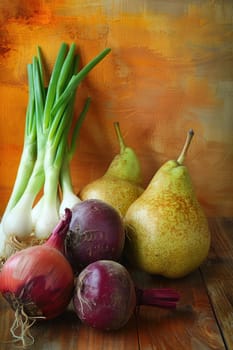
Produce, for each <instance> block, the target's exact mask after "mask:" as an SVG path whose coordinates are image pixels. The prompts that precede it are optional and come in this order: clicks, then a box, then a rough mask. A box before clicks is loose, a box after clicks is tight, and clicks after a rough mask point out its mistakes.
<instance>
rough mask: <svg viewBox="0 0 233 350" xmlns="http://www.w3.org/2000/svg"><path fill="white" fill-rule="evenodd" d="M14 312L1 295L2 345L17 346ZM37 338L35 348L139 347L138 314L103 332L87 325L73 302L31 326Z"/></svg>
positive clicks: (105, 349) (9, 348)
mask: <svg viewBox="0 0 233 350" xmlns="http://www.w3.org/2000/svg"><path fill="white" fill-rule="evenodd" d="M13 320H14V312H13V311H12V310H11V309H10V307H9V305H8V304H7V303H6V301H5V300H4V299H3V298H2V297H0V349H1V350H15V349H16V348H15V345H14V344H13V343H11V341H12V337H11V334H10V327H11V325H12V323H13ZM31 333H32V335H33V337H34V339H35V343H34V344H33V347H32V348H33V350H64V349H66V350H73V349H85V350H93V349H98V350H126V349H127V350H137V349H138V335H137V327H136V320H135V317H132V319H131V320H130V321H129V322H128V324H127V325H126V326H125V327H124V328H122V329H120V330H119V331H114V332H101V331H98V330H95V329H92V328H90V327H87V326H84V325H83V324H82V323H81V322H80V320H79V319H78V318H77V316H76V315H75V313H74V311H73V309H72V306H71V305H70V306H69V308H68V310H67V311H66V312H65V313H64V314H63V315H62V316H60V317H57V318H56V319H53V320H49V321H40V322H37V323H36V324H35V325H34V326H33V328H32V329H31ZM8 341H9V342H8Z"/></svg>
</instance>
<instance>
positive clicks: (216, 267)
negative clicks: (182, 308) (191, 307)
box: [201, 218, 233, 349]
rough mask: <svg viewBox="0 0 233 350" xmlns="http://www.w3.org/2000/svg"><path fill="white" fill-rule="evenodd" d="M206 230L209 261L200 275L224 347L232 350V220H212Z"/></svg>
mask: <svg viewBox="0 0 233 350" xmlns="http://www.w3.org/2000/svg"><path fill="white" fill-rule="evenodd" d="M210 228H211V232H212V247H211V252H210V257H209V259H208V261H207V262H206V263H205V264H204V265H203V266H202V268H201V271H202V276H203V280H204V281H205V284H206V288H207V290H208V293H209V297H210V301H211V303H212V307H213V310H214V313H215V315H216V318H217V320H218V324H219V327H220V329H221V332H222V335H223V338H224V341H225V343H226V346H227V348H228V349H233V277H232V271H233V219H231V218H228V219H212V220H210Z"/></svg>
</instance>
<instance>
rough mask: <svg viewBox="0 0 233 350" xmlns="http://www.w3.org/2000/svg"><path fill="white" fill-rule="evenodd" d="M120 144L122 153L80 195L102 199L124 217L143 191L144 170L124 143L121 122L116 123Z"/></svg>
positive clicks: (86, 197)
mask: <svg viewBox="0 0 233 350" xmlns="http://www.w3.org/2000/svg"><path fill="white" fill-rule="evenodd" d="M114 126H115V130H116V133H117V136H118V141H119V145H120V153H119V154H117V155H116V156H115V157H114V158H113V160H112V162H111V163H110V165H109V167H108V169H107V171H106V172H105V174H104V175H103V176H102V177H100V178H99V179H97V180H95V181H93V182H91V183H90V184H88V185H86V186H85V187H84V188H83V189H82V190H81V192H80V193H79V197H80V198H81V199H82V200H86V199H92V198H93V199H100V200H103V201H104V202H106V203H108V204H110V205H112V206H113V207H114V208H115V209H116V210H118V212H119V213H120V215H121V216H122V217H124V216H125V213H126V211H127V209H128V208H129V206H130V204H132V203H133V202H134V201H135V200H136V199H137V198H138V197H139V196H140V195H141V193H142V192H143V190H144V189H143V188H142V187H141V184H142V171H141V165H140V162H139V159H138V157H137V155H136V153H135V152H134V150H133V149H132V148H130V147H127V146H126V145H125V143H124V140H123V137H122V134H121V131H120V128H119V123H117V122H116V123H114Z"/></svg>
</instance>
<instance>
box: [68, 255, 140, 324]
mask: <svg viewBox="0 0 233 350" xmlns="http://www.w3.org/2000/svg"><path fill="white" fill-rule="evenodd" d="M73 304H74V309H75V312H76V314H77V316H78V317H79V318H80V320H81V321H82V322H84V323H85V324H87V325H89V326H91V327H94V328H97V329H100V330H116V329H119V328H121V327H123V326H124V325H125V324H126V323H127V322H128V320H129V319H130V317H131V316H132V314H133V312H134V310H135V307H136V293H135V287H134V284H133V281H132V279H131V277H130V275H129V273H128V271H127V270H126V268H125V267H124V266H123V265H121V264H119V263H118V262H115V261H110V260H101V261H96V262H94V263H92V264H90V265H88V266H87V267H86V268H85V269H83V270H82V272H81V273H80V274H79V276H78V278H77V281H76V287H75V293H74V297H73Z"/></svg>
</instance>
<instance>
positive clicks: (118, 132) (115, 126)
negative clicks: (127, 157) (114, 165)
mask: <svg viewBox="0 0 233 350" xmlns="http://www.w3.org/2000/svg"><path fill="white" fill-rule="evenodd" d="M113 125H114V128H115V131H116V134H117V138H118V142H119V145H120V153H123V152H124V150H125V148H126V145H125V142H124V139H123V136H122V133H121V130H120V124H119V122H114V124H113Z"/></svg>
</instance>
